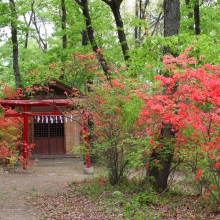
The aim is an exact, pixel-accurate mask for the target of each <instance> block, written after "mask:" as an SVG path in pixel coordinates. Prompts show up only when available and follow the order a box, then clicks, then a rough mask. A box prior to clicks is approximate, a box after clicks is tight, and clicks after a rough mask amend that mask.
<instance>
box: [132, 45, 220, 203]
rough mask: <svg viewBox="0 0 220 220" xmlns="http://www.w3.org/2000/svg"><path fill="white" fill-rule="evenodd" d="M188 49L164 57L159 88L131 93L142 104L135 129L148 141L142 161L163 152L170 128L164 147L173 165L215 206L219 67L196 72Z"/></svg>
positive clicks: (219, 175)
mask: <svg viewBox="0 0 220 220" xmlns="http://www.w3.org/2000/svg"><path fill="white" fill-rule="evenodd" d="M192 49H193V46H191V47H190V48H188V49H187V50H186V51H185V52H184V54H183V55H180V56H179V57H176V58H174V57H172V56H168V55H166V56H164V59H163V62H164V65H165V70H166V73H165V74H164V75H165V76H162V75H160V76H157V77H155V80H156V81H159V82H160V84H159V87H160V88H157V89H154V91H152V94H149V93H144V94H143V93H141V94H140V93H139V91H136V93H137V94H139V96H140V97H141V98H142V99H143V101H144V103H145V106H144V108H142V110H141V113H140V115H139V124H140V126H142V127H143V128H144V132H145V134H146V136H148V137H149V145H151V148H149V151H148V152H146V154H147V155H150V154H151V153H152V150H153V149H154V150H155V149H156V151H157V153H161V152H163V147H164V144H163V143H161V142H160V140H161V139H160V138H161V130H162V129H163V128H164V125H166V124H170V125H172V127H171V131H173V132H174V133H175V138H172V139H174V140H169V138H168V139H167V140H166V141H171V145H172V147H173V154H174V156H175V157H176V160H177V161H181V162H186V164H188V165H189V166H190V168H188V170H187V172H189V171H192V172H193V173H194V175H195V180H196V181H199V183H201V185H202V188H203V189H204V190H202V191H201V193H203V192H207V190H208V191H209V192H210V193H211V194H212V195H213V197H214V198H215V199H216V201H218V202H220V194H219V192H220V181H219V180H220V170H219V169H220V66H213V65H210V64H206V65H204V66H203V67H201V68H197V67H196V64H197V61H196V60H195V59H194V58H193V57H189V53H190V51H191V50H192ZM151 163H154V165H155V161H151ZM157 163H158V165H160V161H157ZM151 165H152V164H150V166H151Z"/></svg>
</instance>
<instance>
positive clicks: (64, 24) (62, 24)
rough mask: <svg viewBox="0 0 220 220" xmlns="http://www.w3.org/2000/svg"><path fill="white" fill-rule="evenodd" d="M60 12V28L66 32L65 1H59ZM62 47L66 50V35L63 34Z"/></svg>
mask: <svg viewBox="0 0 220 220" xmlns="http://www.w3.org/2000/svg"><path fill="white" fill-rule="evenodd" d="M61 11H62V16H61V27H62V31H63V32H65V31H66V5H65V0H61ZM62 46H63V49H66V47H67V35H66V33H65V34H63V36H62Z"/></svg>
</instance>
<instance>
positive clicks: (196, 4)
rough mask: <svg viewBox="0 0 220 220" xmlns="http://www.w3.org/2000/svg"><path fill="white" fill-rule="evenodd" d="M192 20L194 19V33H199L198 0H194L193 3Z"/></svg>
mask: <svg viewBox="0 0 220 220" xmlns="http://www.w3.org/2000/svg"><path fill="white" fill-rule="evenodd" d="M194 21H195V34H196V35H199V34H200V13H199V0H195V5H194Z"/></svg>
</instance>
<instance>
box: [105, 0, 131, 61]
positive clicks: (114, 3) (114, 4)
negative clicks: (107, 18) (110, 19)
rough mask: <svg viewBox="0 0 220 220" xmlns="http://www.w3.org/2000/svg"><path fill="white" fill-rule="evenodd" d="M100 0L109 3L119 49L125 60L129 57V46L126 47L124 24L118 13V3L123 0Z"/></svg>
mask: <svg viewBox="0 0 220 220" xmlns="http://www.w3.org/2000/svg"><path fill="white" fill-rule="evenodd" d="M102 1H103V2H105V3H106V4H107V5H109V7H110V8H111V10H112V13H113V15H114V18H115V22H116V26H117V32H118V39H119V42H120V44H121V49H122V53H123V55H124V60H125V61H126V60H128V59H129V58H130V56H129V54H128V52H129V47H128V43H127V38H126V35H125V31H124V24H123V20H122V17H121V14H120V5H121V3H122V1H123V0H102Z"/></svg>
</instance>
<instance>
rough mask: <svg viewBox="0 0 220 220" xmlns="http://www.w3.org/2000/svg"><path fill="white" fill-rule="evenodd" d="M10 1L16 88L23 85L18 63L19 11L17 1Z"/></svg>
mask: <svg viewBox="0 0 220 220" xmlns="http://www.w3.org/2000/svg"><path fill="white" fill-rule="evenodd" d="M9 2H10V8H11V15H12V20H11V40H12V57H13V70H14V76H15V84H16V88H20V87H21V81H20V71H19V64H18V55H19V50H18V36H17V35H18V34H17V12H16V8H15V2H14V0H9Z"/></svg>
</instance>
